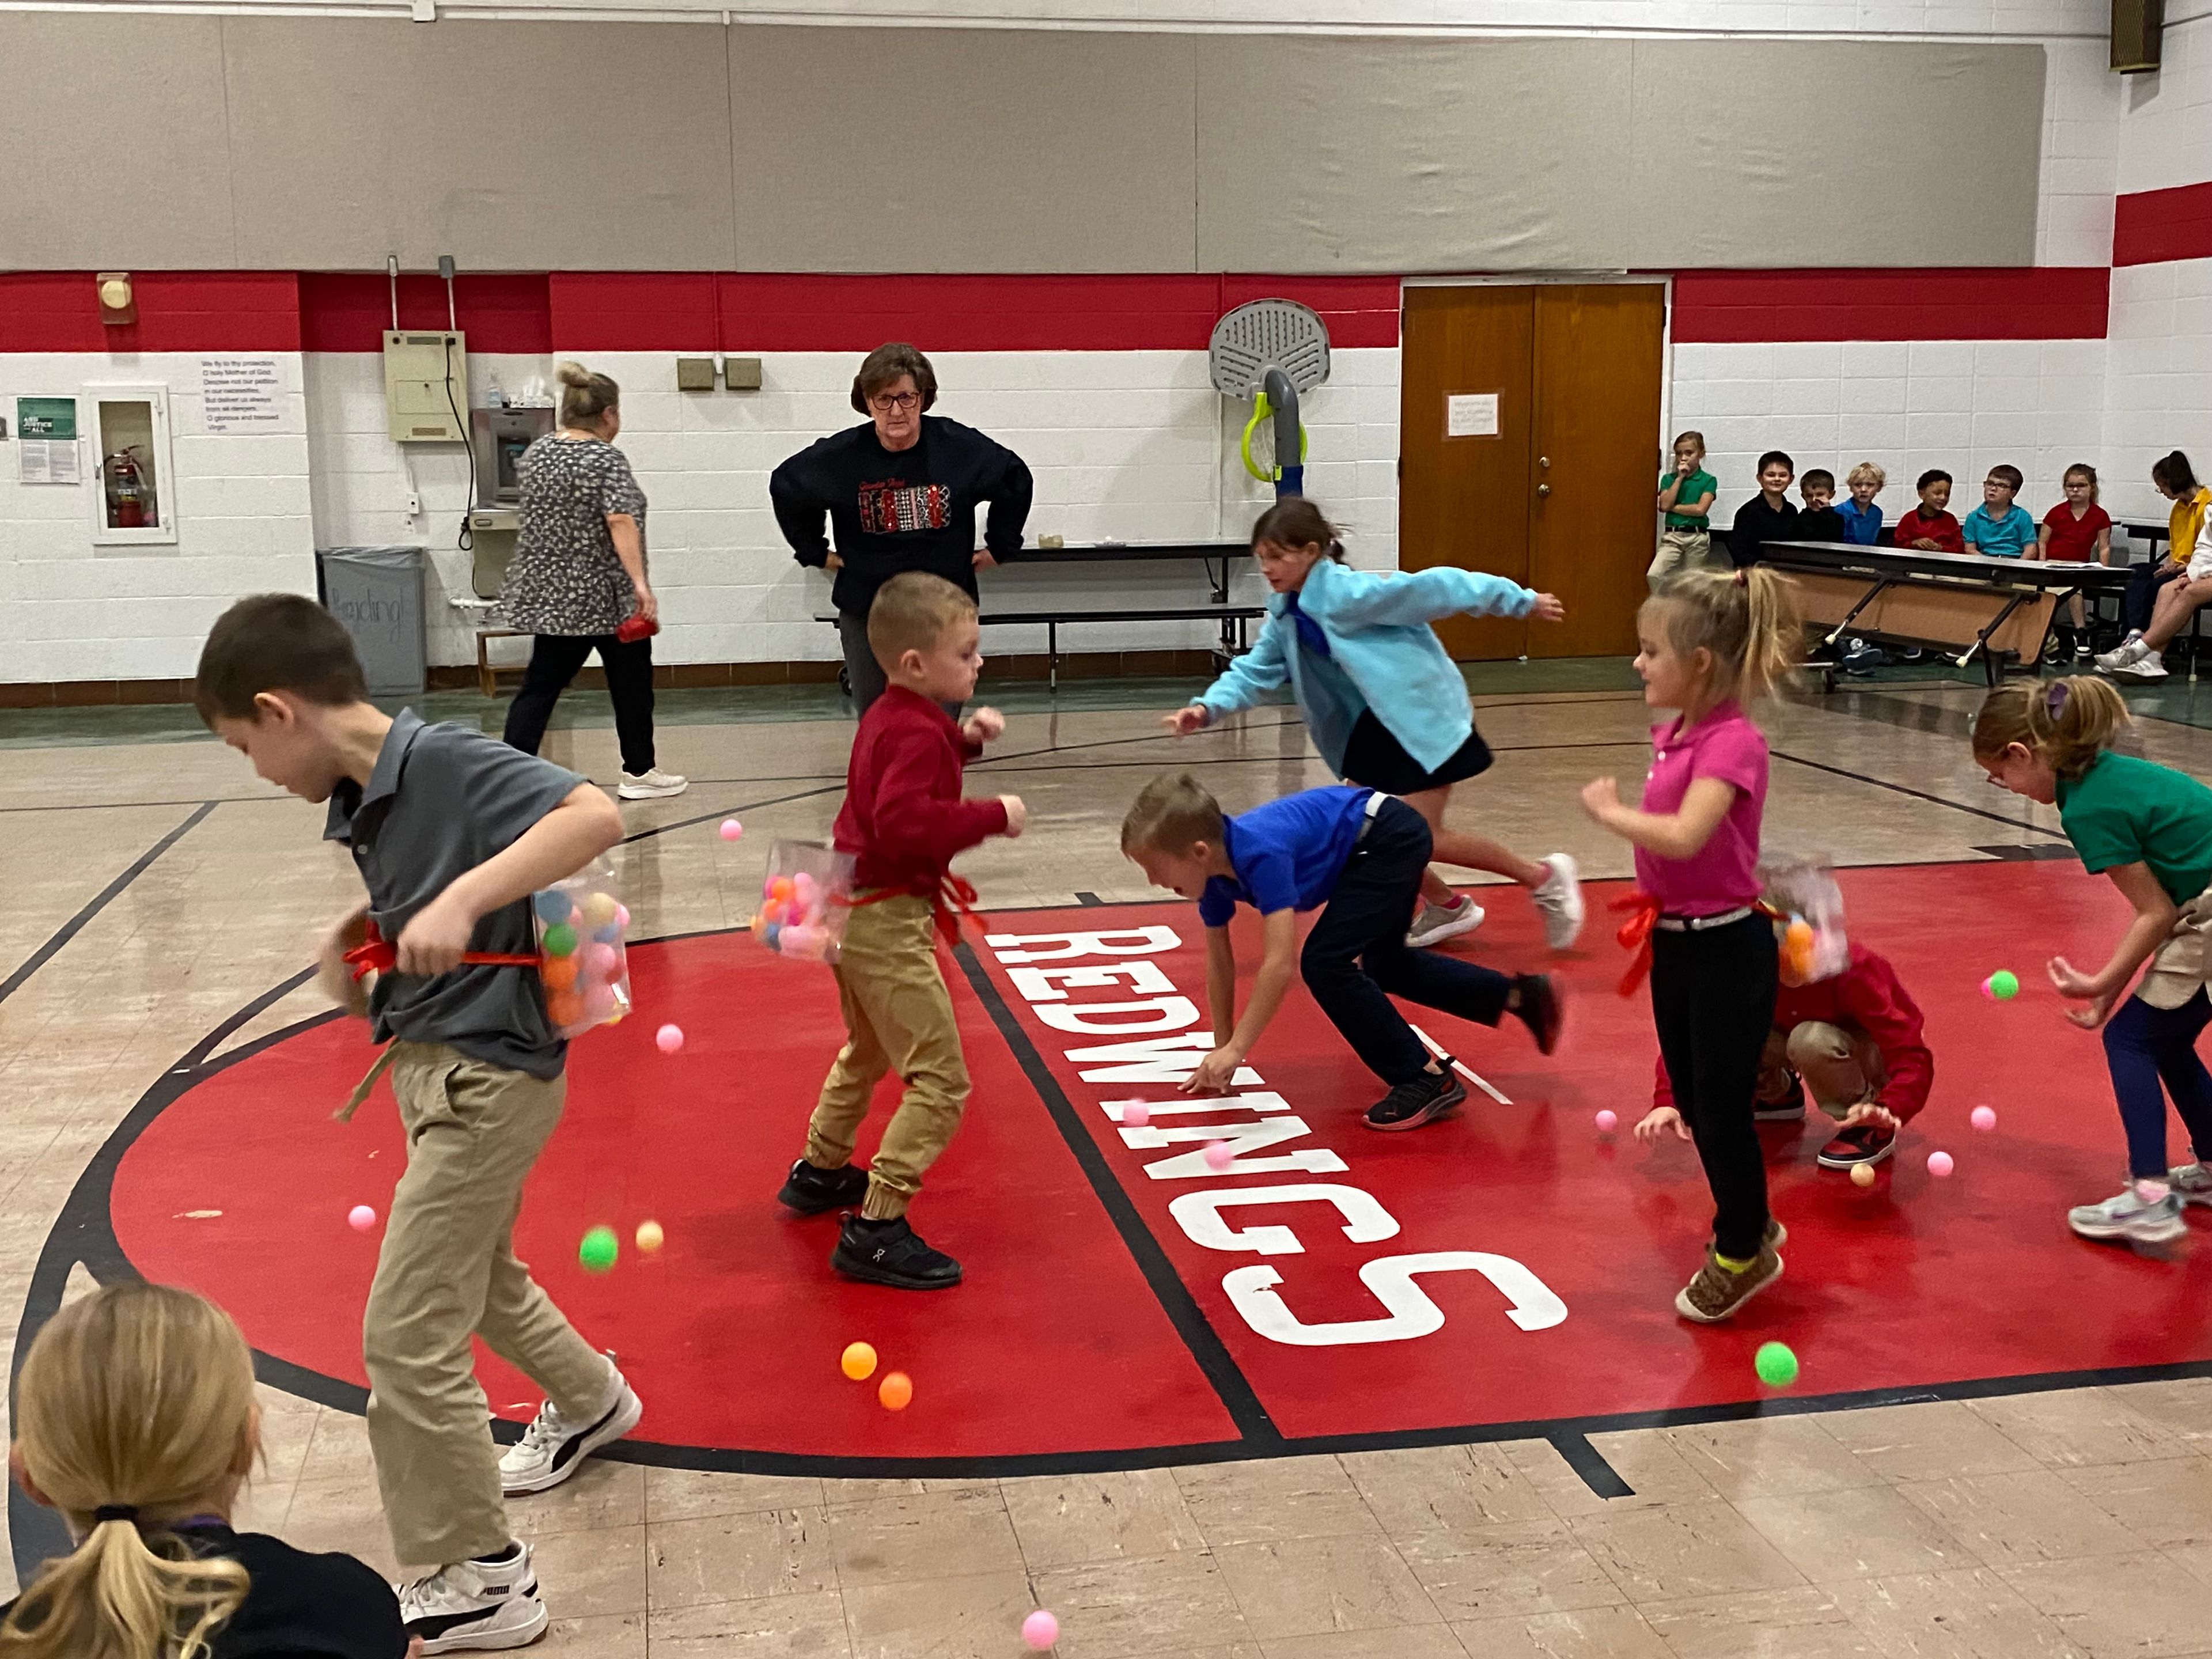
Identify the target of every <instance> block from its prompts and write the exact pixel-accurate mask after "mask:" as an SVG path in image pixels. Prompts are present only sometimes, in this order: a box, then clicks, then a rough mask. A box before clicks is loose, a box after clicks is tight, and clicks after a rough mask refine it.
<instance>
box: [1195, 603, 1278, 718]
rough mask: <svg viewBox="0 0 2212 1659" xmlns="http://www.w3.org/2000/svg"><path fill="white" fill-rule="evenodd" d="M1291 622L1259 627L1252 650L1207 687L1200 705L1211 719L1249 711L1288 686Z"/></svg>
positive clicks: (1270, 620)
mask: <svg viewBox="0 0 2212 1659" xmlns="http://www.w3.org/2000/svg"><path fill="white" fill-rule="evenodd" d="M1290 631H1291V623H1290V619H1289V618H1288V617H1275V616H1271V617H1268V618H1267V621H1266V622H1264V623H1261V624H1260V637H1259V638H1258V639H1257V640H1255V641H1253V642H1252V648H1251V649H1250V650H1249V651H1247V652H1246V653H1244V654H1243V656H1241V657H1239V658H1237V660H1236V661H1234V662H1232V663H1231V664H1230V665H1229V666H1228V668H1227V669H1225V671H1223V673H1222V675H1221V677H1220V678H1218V679H1217V680H1215V681H1214V682H1213V684H1211V685H1209V686H1207V687H1206V690H1205V692H1204V694H1203V695H1202V696H1200V697H1199V698H1198V699H1197V701H1198V702H1199V703H1200V706H1201V707H1203V708H1205V710H1206V714H1208V716H1210V717H1211V718H1212V719H1214V720H1219V719H1220V718H1221V717H1222V716H1223V715H1224V714H1235V713H1236V712H1237V710H1238V709H1240V708H1251V707H1252V706H1253V704H1255V703H1256V702H1259V701H1260V699H1261V697H1263V696H1267V693H1268V692H1270V691H1273V690H1276V689H1278V688H1279V687H1280V686H1282V685H1285V684H1288V682H1289V680H1290V678H1291V659H1290V654H1289V650H1288V647H1286V646H1285V644H1284V642H1283V641H1284V636H1285V635H1287V634H1288V633H1289V632H1290Z"/></svg>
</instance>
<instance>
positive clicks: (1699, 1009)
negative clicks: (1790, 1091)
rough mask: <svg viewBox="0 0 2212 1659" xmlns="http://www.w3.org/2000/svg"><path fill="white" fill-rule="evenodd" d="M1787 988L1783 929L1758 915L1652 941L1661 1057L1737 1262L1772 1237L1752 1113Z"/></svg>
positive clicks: (1719, 1230) (1717, 1244)
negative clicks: (1777, 937) (1780, 996)
mask: <svg viewBox="0 0 2212 1659" xmlns="http://www.w3.org/2000/svg"><path fill="white" fill-rule="evenodd" d="M1780 980H1781V969H1780V967H1779V965H1778V963H1777V960H1776V957H1775V953H1774V925H1773V924H1772V923H1771V922H1770V921H1767V919H1766V918H1765V916H1763V915H1759V913H1758V912H1757V911H1753V913H1752V914H1751V915H1747V916H1746V917H1745V918H1744V919H1743V920H1742V921H1732V922H1730V923H1729V924H1728V925H1727V926H1726V927H1709V928H1706V929H1705V930H1703V931H1702V932H1699V933H1667V932H1659V931H1655V932H1654V933H1652V935H1651V1019H1652V1023H1653V1024H1655V1025H1656V1026H1657V1027H1658V1028H1659V1053H1660V1055H1661V1057H1662V1059H1664V1060H1665V1061H1666V1062H1667V1082H1668V1086H1669V1087H1671V1088H1672V1089H1673V1090H1674V1105H1675V1108H1676V1109H1677V1110H1679V1111H1680V1113H1681V1114H1682V1121H1684V1122H1685V1123H1686V1124H1687V1125H1689V1128H1690V1139H1692V1140H1693V1141H1695V1142H1696V1143H1697V1146H1698V1161H1699V1163H1700V1164H1704V1165H1705V1184H1706V1185H1707V1186H1708V1187H1710V1188H1712V1194H1713V1246H1714V1248H1715V1249H1717V1250H1718V1251H1719V1252H1720V1253H1721V1254H1722V1255H1724V1256H1727V1257H1728V1258H1729V1260H1730V1261H1749V1260H1751V1258H1752V1257H1753V1256H1755V1255H1758V1254H1759V1245H1760V1244H1761V1243H1763V1242H1764V1241H1765V1235H1766V1158H1765V1153H1764V1152H1762V1151H1761V1150H1760V1147H1759V1126H1758V1124H1757V1123H1756V1122H1754V1121H1753V1118H1752V1115H1751V1114H1752V1109H1753V1100H1754V1098H1755V1097H1756V1096H1757V1094H1758V1092H1759V1066H1760V1062H1761V1061H1762V1060H1763V1059H1764V1058H1765V1054H1766V1036H1767V1033H1768V1032H1769V1031H1771V1030H1773V1029H1774V997H1775V991H1776V987H1778V984H1779V983H1780Z"/></svg>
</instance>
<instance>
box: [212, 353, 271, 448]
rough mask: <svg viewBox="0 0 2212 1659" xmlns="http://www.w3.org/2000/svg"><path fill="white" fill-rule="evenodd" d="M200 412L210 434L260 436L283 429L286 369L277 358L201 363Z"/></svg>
mask: <svg viewBox="0 0 2212 1659" xmlns="http://www.w3.org/2000/svg"><path fill="white" fill-rule="evenodd" d="M200 409H201V414H202V418H203V419H204V422H205V423H206V427H207V429H208V430H209V431H210V432H259V431H267V430H271V429H273V428H276V427H278V426H280V425H282V424H283V419H284V366H283V364H282V363H280V362H277V361H276V358H274V357H205V358H203V359H201V361H200Z"/></svg>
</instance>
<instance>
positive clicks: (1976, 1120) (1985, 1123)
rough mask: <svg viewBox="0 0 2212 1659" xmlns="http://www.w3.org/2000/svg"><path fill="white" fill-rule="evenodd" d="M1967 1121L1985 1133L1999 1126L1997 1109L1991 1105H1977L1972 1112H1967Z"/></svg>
mask: <svg viewBox="0 0 2212 1659" xmlns="http://www.w3.org/2000/svg"><path fill="white" fill-rule="evenodd" d="M1966 1121H1967V1122H1969V1123H1971V1124H1972V1125H1973V1126H1974V1127H1976V1128H1977V1129H1979V1130H1980V1131H1982V1133H1984V1134H1987V1133H1989V1132H1990V1130H1991V1129H1994V1128H1996V1127H1997V1115H1996V1112H1995V1110H1993V1109H1991V1108H1990V1107H1987V1106H1977V1107H1975V1108H1974V1109H1973V1110H1972V1112H1970V1113H1968V1114H1967V1116H1966Z"/></svg>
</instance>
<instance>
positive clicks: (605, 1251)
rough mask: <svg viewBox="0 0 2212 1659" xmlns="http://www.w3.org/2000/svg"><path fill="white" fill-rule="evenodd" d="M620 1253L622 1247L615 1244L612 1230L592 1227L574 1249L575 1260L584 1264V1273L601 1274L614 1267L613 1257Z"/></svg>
mask: <svg viewBox="0 0 2212 1659" xmlns="http://www.w3.org/2000/svg"><path fill="white" fill-rule="evenodd" d="M621 1251H622V1246H621V1245H619V1244H617V1243H616V1242H615V1230H614V1229H613V1228H611V1227H594V1228H592V1230H591V1231H589V1232H587V1233H586V1234H585V1235H584V1242H583V1243H580V1244H579V1245H578V1246H577V1247H576V1260H577V1261H580V1262H582V1263H583V1264H584V1270H585V1271H586V1273H605V1272H606V1271H607V1270H608V1269H609V1268H611V1267H613V1266H614V1265H615V1257H616V1256H617V1255H619V1254H621Z"/></svg>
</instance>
